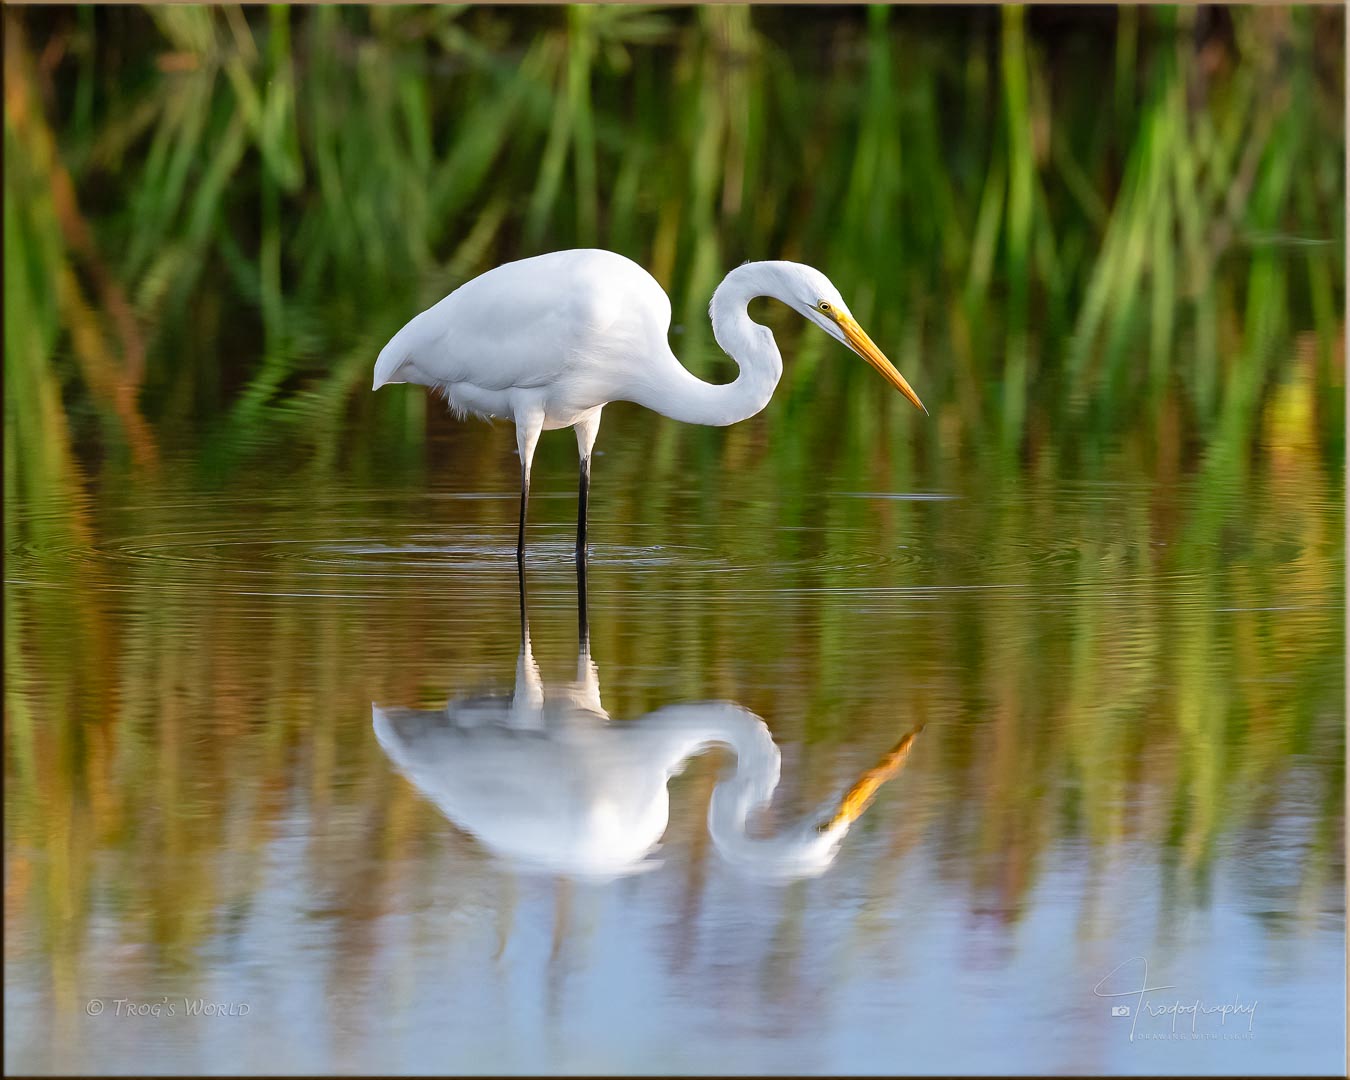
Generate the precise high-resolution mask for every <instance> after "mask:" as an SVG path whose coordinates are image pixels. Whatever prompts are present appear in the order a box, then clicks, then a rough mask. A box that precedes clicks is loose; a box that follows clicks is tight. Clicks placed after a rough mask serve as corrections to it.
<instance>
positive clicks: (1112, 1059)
mask: <svg viewBox="0 0 1350 1080" xmlns="http://www.w3.org/2000/svg"><path fill="white" fill-rule="evenodd" d="M409 392H410V393H411V392H414V391H409ZM612 412H613V413H614V416H613V419H612V420H607V424H608V427H607V428H606V429H605V430H602V433H601V443H600V448H601V450H602V451H603V454H602V456H600V457H598V458H597V460H596V469H595V485H594V488H593V502H592V509H593V521H592V537H591V539H592V549H591V557H590V562H589V568H588V575H587V579H586V581H585V586H586V596H585V599H586V601H587V603H586V611H585V615H586V618H585V619H584V620H579V618H578V616H579V613H580V612H579V603H578V602H579V596H578V585H579V581H578V578H577V575H576V573H575V566H574V563H573V560H572V551H571V537H572V515H573V513H574V503H573V501H572V500H573V498H574V495H573V490H574V488H573V484H574V477H573V474H572V471H571V470H572V462H571V460H570V457H569V454H570V452H571V450H570V443H571V439H570V437H569V436H567V434H566V433H563V434H561V435H557V436H553V437H552V439H553V443H552V446H553V449H551V450H549V451H548V452H547V453H545V454H544V455H543V456H542V457H541V459H540V463H539V464H538V465H537V469H536V476H535V492H536V496H535V499H534V501H533V504H532V506H533V517H532V520H533V522H534V524H533V525H532V527H531V530H530V544H531V548H530V557H529V571H528V579H527V597H528V612H527V614H528V624H527V626H528V635H529V636H528V643H527V644H528V649H526V648H524V645H525V644H526V643H524V642H523V641H522V611H521V604H520V592H519V588H520V583H519V581H518V578H517V573H516V564H515V559H514V556H513V550H512V549H513V543H514V529H515V525H514V514H515V493H514V488H513V484H512V478H513V476H514V469H515V463H514V462H515V459H514V456H513V453H512V448H511V444H512V440H511V438H510V435H509V433H508V431H506V430H504V429H502V428H500V427H499V428H496V429H491V428H487V427H484V426H481V425H473V426H466V427H455V426H446V427H438V428H437V429H436V431H435V432H433V436H432V445H431V449H430V452H429V455H428V460H429V461H430V462H431V463H432V464H431V466H430V468H429V469H428V471H427V472H426V473H425V474H423V473H421V472H420V471H418V470H412V471H411V472H410V471H407V470H400V469H399V468H395V467H391V468H390V469H389V470H388V471H387V472H385V473H382V474H380V475H375V476H368V475H362V474H361V473H360V471H359V470H348V471H347V472H345V473H344V472H343V471H342V470H335V471H330V472H329V473H327V474H326V476H325V478H324V479H323V480H322V481H321V482H319V481H316V480H314V479H313V478H312V477H310V476H308V475H305V474H301V475H300V476H298V477H297V475H296V474H294V473H292V472H287V471H283V470H272V469H268V468H263V467H258V468H253V469H250V470H244V471H241V472H237V473H234V474H232V475H231V477H230V479H228V480H218V479H213V478H212V477H211V476H209V475H207V474H205V473H204V472H203V470H202V469H201V468H199V467H198V466H197V464H196V462H195V460H194V458H193V457H192V455H191V454H184V455H181V456H177V457H176V456H174V455H172V454H167V453H166V455H165V458H164V460H163V461H162V462H161V464H160V467H159V469H158V471H157V472H156V473H155V474H154V476H153V477H147V476H143V475H130V474H126V473H124V472H120V471H119V470H117V469H114V468H109V469H107V470H106V471H105V472H104V473H103V474H101V475H100V476H99V477H98V482H96V483H91V484H89V485H87V486H85V487H84V488H82V489H81V490H80V492H79V493H78V494H73V495H70V496H68V497H66V498H64V499H55V498H54V499H52V500H50V501H48V502H44V503H41V504H36V505H34V504H29V505H24V506H22V507H18V508H15V509H14V510H13V511H12V514H13V516H12V519H11V529H10V534H11V541H10V546H9V551H8V557H7V578H8V580H7V584H6V593H5V597H6V616H7V618H6V660H7V665H6V666H7V673H8V677H9V678H10V679H11V680H13V683H12V686H11V690H10V693H9V695H8V696H7V703H8V704H7V716H6V721H7V726H8V728H9V743H8V752H7V757H6V780H7V783H6V794H5V801H6V816H7V822H8V828H7V830H6V841H5V863H6V883H7V884H6V927H7V929H6V939H7V948H6V957H5V979H6V987H7V1009H6V1021H5V1023H6V1032H5V1034H6V1040H5V1062H6V1067H7V1068H8V1069H10V1070H17V1071H29V1070H35V1071H45V1070H63V1071H84V1070H108V1069H111V1070H115V1071H124V1072H140V1071H145V1070H153V1071H208V1072H211V1071H226V1072H237V1071H268V1072H275V1071H292V1070H294V1071H306V1072H312V1071H325V1070H337V1071H350V1070H356V1071H376V1072H378V1071H417V1072H437V1071H445V1072H464V1071H468V1072H473V1071H480V1072H517V1071H518V1072H536V1071H543V1070H550V1069H552V1070H562V1071H571V1072H590V1071H599V1072H652V1071H674V1072H737V1071H750V1072H755V1071H788V1072H797V1071H804V1072H853V1071H862V1072H868V1071H879V1072H933V1071H977V1072H1006V1071H1019V1070H1026V1071H1033V1072H1034V1071H1060V1072H1064V1071H1071V1072H1077V1073H1099V1072H1114V1071H1125V1072H1148V1073H1158V1072H1188V1071H1200V1072H1208V1071H1220V1072H1221V1071H1248V1072H1263V1071H1266V1072H1272V1071H1285V1070H1293V1071H1323V1072H1335V1071H1339V1070H1340V1069H1341V1068H1342V1067H1343V1060H1342V1032H1343V1022H1344V1000H1343V990H1342V987H1343V974H1344V972H1343V952H1342V935H1343V930H1344V902H1343V894H1342V892H1341V881H1342V878H1343V858H1342V855H1341V848H1342V843H1343V840H1342V803H1343V798H1344V795H1343V772H1342V761H1343V756H1344V742H1343V736H1342V726H1343V706H1342V696H1343V685H1344V683H1343V663H1342V655H1343V647H1344V634H1343V630H1342V622H1343V615H1344V591H1343V584H1342V582H1343V566H1344V564H1343V558H1342V555H1341V545H1342V542H1343V526H1342V505H1341V497H1340V476H1339V472H1338V470H1335V469H1329V468H1328V467H1327V466H1326V465H1325V464H1324V463H1322V462H1321V460H1320V459H1319V458H1318V457H1317V456H1316V455H1315V454H1313V453H1311V452H1310V451H1308V450H1307V448H1306V447H1305V448H1303V449H1299V448H1297V447H1295V448H1289V447H1284V448H1281V447H1278V446H1276V447H1272V448H1268V449H1267V450H1266V451H1265V452H1264V453H1263V454H1262V455H1261V456H1260V457H1259V459H1258V460H1256V461H1255V462H1254V463H1253V465H1252V467H1251V470H1250V472H1249V473H1248V474H1247V475H1246V477H1245V480H1244V482H1243V483H1242V484H1240V485H1239V484H1235V483H1231V482H1222V483H1221V482H1217V481H1215V480H1214V479H1213V477H1207V476H1206V475H1205V474H1204V473H1203V471H1196V470H1192V471H1190V472H1182V473H1179V474H1177V475H1174V476H1171V477H1165V478H1163V479H1159V476H1158V472H1159V470H1157V469H1152V470H1150V469H1145V468H1144V467H1142V466H1141V465H1140V464H1139V463H1138V462H1137V461H1136V460H1133V459H1132V458H1131V457H1130V455H1128V454H1126V453H1124V452H1120V453H1108V454H1106V455H1105V456H1104V457H1103V458H1102V460H1101V463H1100V465H1099V466H1098V467H1097V468H1095V469H1094V470H1093V473H1092V476H1093V478H1092V479H1091V480H1083V479H1079V480H1066V479H1064V478H1063V477H1062V476H1061V475H1059V472H1060V470H1056V469H1044V470H1039V471H1038V470H1035V469H1020V468H1008V469H1002V470H1000V469H998V468H990V467H986V466H985V465H984V464H982V463H981V462H979V461H971V460H964V459H959V458H956V457H951V458H947V457H941V456H940V457H939V458H937V459H934V460H933V461H930V462H929V463H928V467H927V468H926V470H925V471H924V473H923V475H926V476H929V477H931V478H932V482H931V483H928V484H927V485H926V486H924V487H922V488H921V489H918V490H891V489H890V488H891V487H894V485H893V484H888V480H887V478H888V476H889V475H890V474H889V473H888V472H887V470H886V469H885V468H874V467H872V466H870V465H868V464H867V463H866V462H864V463H862V464H858V463H856V462H854V463H845V464H839V463H837V462H835V463H830V462H825V463H822V464H820V465H819V466H818V467H816V468H812V469H804V470H801V471H799V472H797V473H795V474H792V475H795V476H796V477H797V479H796V480H795V481H792V482H790V483H785V482H784V480H783V477H784V475H785V473H784V472H783V471H782V470H780V469H777V468H776V467H775V468H769V467H767V466H765V465H764V463H763V460H762V458H757V457H756V449H755V448H756V447H757V446H758V445H760V443H761V442H762V441H763V440H764V439H772V440H774V441H777V440H789V441H790V440H791V438H792V435H791V432H790V430H789V429H786V428H781V427H780V428H778V429H774V430H772V431H771V434H769V435H766V434H765V432H764V430H763V429H762V428H760V429H756V428H753V427H752V429H751V435H749V436H742V438H745V439H746V440H747V441H746V442H745V447H746V449H745V451H744V454H743V462H742V463H741V464H737V461H736V454H735V453H734V452H733V451H734V450H735V445H734V444H728V448H727V449H726V452H725V458H724V460H730V464H729V465H723V464H721V463H718V464H716V465H713V466H708V467H705V468H699V469H688V470H684V469H681V468H680V467H678V462H679V461H682V460H684V457H683V456H681V455H676V457H675V458H673V459H671V461H674V462H675V463H676V464H674V465H672V464H671V461H667V462H665V463H664V464H662V463H661V461H660V460H659V459H655V463H653V461H654V459H653V457H652V451H651V440H652V438H653V435H652V432H653V430H654V422H653V421H652V420H651V419H650V418H649V417H648V416H645V415H644V414H642V413H640V411H639V410H637V409H636V408H627V407H624V408H620V409H615V410H612ZM771 415H772V410H771ZM667 423H668V422H666V421H657V422H655V425H656V426H657V427H659V425H665V424H667ZM768 426H769V427H772V424H771V422H770V423H769V425H768ZM707 437H708V438H709V439H713V440H721V439H732V438H735V436H734V435H724V434H722V433H711V434H710V435H708V436H707ZM546 441H547V439H546ZM564 443H566V444H568V445H566V446H564V445H563V444H564ZM717 445H719V446H720V444H717ZM692 453H693V456H694V457H695V458H696V457H697V452H696V451H694V452H692ZM685 456H687V455H685ZM723 468H726V469H730V470H731V476H730V477H725V476H722V475H720V474H719V470H721V469H723ZM583 634H588V644H589V648H588V652H586V653H583V652H582V651H581V645H582V635H583ZM447 703H448V704H447ZM911 736H912V737H911ZM1145 965H1147V971H1145ZM1145 986H1147V987H1148V988H1149V989H1150V990H1152V992H1151V993H1148V994H1146V995H1143V996H1142V997H1140V996H1139V995H1138V994H1137V993H1134V992H1136V991H1138V990H1140V989H1141V988H1143V987H1145ZM1155 988H1157V989H1155ZM1112 995H1114V996H1112ZM1178 1002H1180V1004H1181V1006H1182V1007H1183V1008H1185V1009H1190V1008H1192V1007H1194V1006H1196V1004H1197V1003H1198V1005H1199V1007H1198V1008H1197V1009H1196V1011H1194V1012H1180V1013H1178V1012H1177V1011H1176V1005H1177V1003H1178ZM1120 1009H1124V1010H1126V1012H1127V1013H1128V1015H1116V1012H1117V1011H1118V1010H1120ZM213 1014H214V1015H213Z"/></svg>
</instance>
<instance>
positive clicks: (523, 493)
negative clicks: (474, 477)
mask: <svg viewBox="0 0 1350 1080" xmlns="http://www.w3.org/2000/svg"><path fill="white" fill-rule="evenodd" d="M529 501H530V470H529V467H528V466H526V465H521V467H520V535H519V537H518V538H517V540H516V562H517V563H519V564H520V565H521V566H524V565H525V506H526V504H527V503H529Z"/></svg>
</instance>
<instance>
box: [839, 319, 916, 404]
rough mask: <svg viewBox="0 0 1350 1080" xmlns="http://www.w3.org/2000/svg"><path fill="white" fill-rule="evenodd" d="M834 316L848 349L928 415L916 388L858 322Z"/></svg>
mask: <svg viewBox="0 0 1350 1080" xmlns="http://www.w3.org/2000/svg"><path fill="white" fill-rule="evenodd" d="M831 314H834V321H835V322H837V323H838V324H839V329H840V330H842V331H843V332H844V340H845V341H847V342H848V347H849V348H850V349H852V350H853V351H854V352H855V353H857V354H858V355H859V356H861V357H862V358H863V359H864V360H866V361H867V362H868V363H869V364H871V365H872V366H873V367H874V368H876V369H877V370H878V371H879V372H881V374H882V377H883V378H884V379H885V380H886V381H887V382H888V383H890V384H891V385H892V386H894V387H895V388H896V389H897V390H899V391H900V393H902V394H904V395H905V397H907V398H909V400H910V401H912V402H913V403H914V404H915V405H917V406H918V407H919V408H921V409H923V411H924V415H925V416H927V415H928V410H927V409H924V407H923V402H922V401H920V400H919V395H918V394H916V393H915V392H914V388H913V387H912V386H910V385H909V383H908V382H906V381H905V377H904V376H903V375H901V374H900V372H898V371H896V370H895V365H894V364H892V363H891V362H890V361H889V360H887V359H886V356H885V354H884V353H883V352H882V351H881V350H880V349H878V348H877V347H876V345H874V344H873V342H872V339H871V338H870V337H868V336H867V331H865V330H864V329H863V328H862V327H861V326H859V325H858V323H857V320H855V319H854V318H853V316H852V315H842V314H835V313H833V312H832V313H831Z"/></svg>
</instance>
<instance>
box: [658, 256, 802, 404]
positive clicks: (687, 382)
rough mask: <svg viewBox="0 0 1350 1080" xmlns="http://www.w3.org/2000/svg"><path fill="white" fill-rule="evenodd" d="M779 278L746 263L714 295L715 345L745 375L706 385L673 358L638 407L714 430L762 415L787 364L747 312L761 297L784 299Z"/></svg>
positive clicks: (770, 267)
mask: <svg viewBox="0 0 1350 1080" xmlns="http://www.w3.org/2000/svg"><path fill="white" fill-rule="evenodd" d="M779 277H780V274H779V271H778V270H777V268H776V264H774V263H768V262H755V263H746V264H745V265H744V266H738V267H736V269H735V270H733V271H731V273H729V274H728V275H727V276H726V277H725V278H723V279H722V284H720V285H719V286H718V287H717V291H716V292H714V293H713V298H712V303H711V304H710V305H709V307H708V316H709V318H711V319H712V328H713V337H714V338H716V339H717V344H718V345H720V346H721V347H722V350H723V351H724V352H725V353H726V354H727V355H728V356H730V357H731V358H732V359H733V360H735V361H736V365H737V366H738V367H739V368H740V369H741V370H740V374H739V375H738V376H737V378H736V380H735V381H734V382H730V383H726V384H724V385H721V386H719V385H716V384H715V383H708V382H704V381H703V380H702V379H700V378H698V377H697V376H695V375H693V374H691V373H690V372H689V370H688V369H687V368H685V367H684V366H683V365H682V364H680V362H679V361H678V360H676V359H675V356H674V354H673V353H671V354H670V360H671V361H672V364H671V365H670V367H669V368H668V369H667V370H665V371H663V372H662V373H661V377H660V378H659V379H658V380H657V381H658V383H659V385H654V386H651V387H649V388H647V390H648V393H647V394H646V395H645V396H646V400H643V401H640V404H642V405H645V406H646V407H647V408H649V409H653V410H655V411H656V412H659V413H661V414H662V415H663V416H669V417H670V418H671V419H673V420H679V421H681V422H682V423H686V424H708V425H711V426H713V427H725V426H726V425H728V424H735V423H738V422H739V421H741V420H744V419H746V417H749V416H754V415H755V413H757V412H759V411H760V410H761V409H763V408H764V406H766V405H767V404H768V403H769V399H770V398H771V397H772V396H773V392H774V388H775V387H776V386H777V385H778V380H779V379H780V378H781V377H782V375H783V358H782V356H781V355H780V354H779V352H778V345H777V343H776V342H775V341H774V339H773V334H772V333H770V332H769V328H768V327H767V326H762V325H760V324H759V323H757V322H755V321H754V320H753V319H751V318H750V313H749V311H748V310H747V309H748V307H749V305H750V301H751V300H753V299H755V298H756V297H759V296H771V297H774V298H775V299H782V298H783V296H782V294H783V292H784V291H785V290H784V289H783V288H782V286H781V283H780V281H779ZM666 351H667V352H669V346H668V345H667V350H666Z"/></svg>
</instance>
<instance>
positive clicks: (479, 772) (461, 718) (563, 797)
mask: <svg viewBox="0 0 1350 1080" xmlns="http://www.w3.org/2000/svg"><path fill="white" fill-rule="evenodd" d="M581 573H584V570H582V571H581ZM521 588H522V593H521V596H522V600H521V624H522V630H521V644H520V653H519V658H518V661H517V664H516V683H515V692H514V693H513V694H511V695H510V696H506V695H502V696H481V695H480V696H474V697H457V698H454V699H452V700H451V701H450V702H449V703H448V704H447V705H446V706H445V707H444V708H443V709H432V710H416V709H398V708H380V707H379V706H377V705H372V706H371V721H372V725H373V727H374V730H375V735H376V738H377V739H378V740H379V743H380V746H381V747H383V749H384V751H385V753H386V754H387V755H388V756H389V758H390V759H391V760H392V761H393V762H394V763H395V764H396V765H397V766H398V768H399V769H400V770H401V771H402V772H403V773H404V775H405V776H407V777H408V779H409V780H411V781H412V783H413V784H414V785H415V786H416V787H417V788H418V789H419V790H420V791H421V792H422V793H423V794H424V795H426V796H427V797H428V798H429V799H431V800H432V801H433V802H434V803H435V804H436V805H437V806H438V807H439V808H440V809H441V811H442V812H443V813H444V814H445V815H446V816H447V817H448V818H449V819H450V820H451V821H453V822H454V823H455V824H456V825H458V826H459V827H460V828H462V829H464V830H465V831H467V832H469V833H471V834H473V835H474V836H475V837H476V838H477V839H478V840H479V841H480V842H481V843H482V844H483V846H484V847H486V848H487V849H488V850H489V851H491V852H493V853H494V854H495V855H497V856H498V857H500V858H502V859H504V860H506V861H508V862H510V863H512V864H513V865H516V866H518V867H521V868H524V869H535V870H544V871H550V872H553V873H561V874H567V875H572V876H577V877H587V878H598V879H607V878H615V877H620V876H623V875H626V874H631V873H635V872H638V871H641V870H643V869H648V868H650V867H651V866H653V865H654V864H653V863H652V862H651V861H650V860H648V858H647V856H648V855H649V854H650V853H651V852H652V851H653V850H654V849H655V848H656V847H657V845H658V843H659V842H660V839H661V837H662V835H663V834H664V832H665V830H666V824H667V821H668V819H669V815H670V797H669V794H668V792H667V789H666V785H667V783H668V782H669V780H670V779H671V777H673V776H675V775H676V774H677V773H679V772H680V770H681V769H683V767H684V764H685V762H686V761H687V760H688V759H689V758H690V757H691V756H692V755H695V754H698V753H701V752H702V751H704V750H706V749H708V748H710V747H713V746H725V747H728V748H730V749H731V750H732V751H733V752H734V753H735V755H736V770H735V773H734V774H733V775H732V776H730V777H729V778H727V779H725V780H723V781H722V782H721V783H719V784H718V785H717V787H716V789H715V790H714V791H713V795H712V799H711V802H710V803H709V807H708V831H709V834H710V835H711V836H712V839H713V843H714V845H715V846H716V848H717V851H718V852H719V854H721V855H722V857H723V858H725V859H726V860H727V861H728V862H730V863H732V864H734V865H736V866H737V867H738V868H740V869H742V870H744V871H746V872H748V873H750V874H752V875H754V876H759V877H768V878H773V879H778V880H785V879H792V878H800V877H807V876H812V875H815V874H819V873H821V872H823V871H824V870H825V869H826V868H827V867H828V866H829V865H830V863H831V862H833V860H834V858H835V856H836V854H837V853H838V851H839V845H840V843H841V841H842V840H843V839H844V836H845V835H846V834H847V833H848V831H849V829H850V828H851V827H852V825H853V823H854V822H855V821H857V820H858V817H859V816H860V815H861V814H862V812H863V811H864V810H865V809H866V808H867V805H868V803H869V802H870V801H871V799H872V796H873V795H874V794H875V793H876V790H877V788H879V787H880V786H881V785H882V784H883V783H885V782H886V780H888V779H890V778H891V777H892V776H894V775H895V774H896V773H897V772H898V771H899V770H900V768H901V767H902V766H903V764H904V761H905V758H906V756H907V755H908V753H909V750H910V747H911V746H912V744H913V741H914V737H915V735H916V734H917V731H911V732H910V733H909V734H907V735H905V737H904V738H902V739H901V740H900V741H899V743H897V744H896V745H895V746H894V747H892V748H891V749H890V750H889V751H888V752H887V753H886V755H885V756H884V757H883V758H882V759H881V761H880V762H879V763H878V764H877V765H876V766H875V767H874V768H872V769H869V770H868V771H867V772H865V773H864V774H863V775H862V776H861V777H860V778H859V779H858V780H857V782H855V783H854V784H853V785H852V786H850V787H849V788H848V789H847V791H845V792H844V794H843V795H842V796H841V797H839V798H837V799H834V800H831V801H830V802H829V803H828V804H827V805H826V806H825V807H823V808H822V809H821V810H820V811H819V812H818V813H816V814H813V815H810V816H809V817H807V818H806V819H805V820H803V821H801V822H800V823H798V824H797V825H795V826H790V827H788V828H787V829H785V830H783V831H782V832H780V833H779V834H777V835H775V836H771V837H754V836H750V835H748V834H747V831H746V821H747V819H748V818H749V816H750V815H751V814H752V813H753V812H754V811H755V810H757V809H759V808H762V807H764V806H766V805H767V804H768V803H769V802H770V800H771V799H772V796H773V792H774V789H775V788H776V787H777V786H778V778H779V764H780V755H779V751H778V747H777V745H775V743H774V741H773V737H772V736H771V735H770V734H769V729H768V728H767V727H766V726H765V724H764V721H763V720H761V719H760V718H759V717H758V716H756V715H755V714H754V713H752V712H749V711H748V710H746V709H743V708H741V707H740V706H739V705H736V704H734V703H732V702H727V701H713V702H699V703H696V704H682V705H668V706H666V707H664V708H661V709H657V710H656V711H654V712H651V713H648V714H647V715H646V716H643V717H641V718H639V719H637V720H633V721H631V722H627V723H617V724H616V723H611V722H610V718H609V714H608V713H607V712H606V711H605V709H604V706H603V705H602V704H601V702H600V678H599V672H598V670H597V668H596V666H595V664H594V662H593V661H592V660H591V656H590V648H589V643H588V635H587V634H586V627H585V616H584V609H583V614H582V617H581V627H582V633H581V643H580V647H579V649H578V657H577V677H576V681H575V682H569V683H565V684H562V685H554V686H549V687H545V686H544V685H543V682H542V680H541V679H540V675H539V669H538V667H537V666H536V665H535V662H534V654H533V652H532V651H531V648H530V631H529V620H528V615H527V614H526V610H525V605H524V591H523V590H524V580H523V577H522V581H521ZM583 595H584V594H583Z"/></svg>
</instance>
